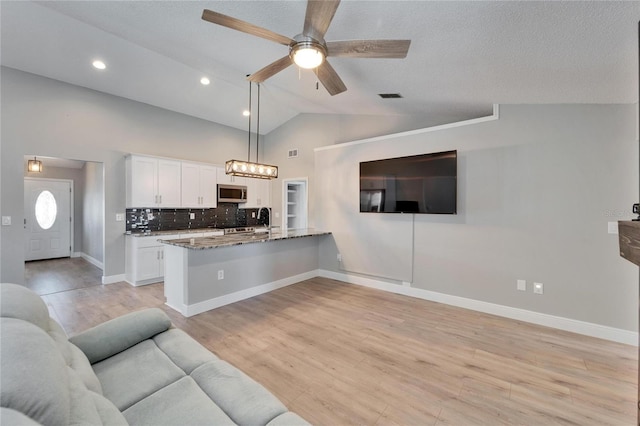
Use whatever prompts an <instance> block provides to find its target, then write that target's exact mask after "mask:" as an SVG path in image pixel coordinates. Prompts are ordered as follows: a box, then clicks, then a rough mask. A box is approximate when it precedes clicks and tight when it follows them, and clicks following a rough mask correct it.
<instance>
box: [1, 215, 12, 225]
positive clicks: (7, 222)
mask: <svg viewBox="0 0 640 426" xmlns="http://www.w3.org/2000/svg"><path fill="white" fill-rule="evenodd" d="M9 225H11V216H2V226H9Z"/></svg>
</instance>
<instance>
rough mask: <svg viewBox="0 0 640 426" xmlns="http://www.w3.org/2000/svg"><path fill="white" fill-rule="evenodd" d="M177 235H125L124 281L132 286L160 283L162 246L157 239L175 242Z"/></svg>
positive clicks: (162, 275) (162, 272)
mask: <svg viewBox="0 0 640 426" xmlns="http://www.w3.org/2000/svg"><path fill="white" fill-rule="evenodd" d="M178 238H180V235H179V234H171V235H154V236H149V237H136V236H133V235H127V238H126V240H127V241H126V247H125V279H126V280H127V282H128V283H129V284H131V285H133V286H140V285H146V284H152V283H157V282H160V281H162V280H163V279H164V245H163V244H162V243H160V242H158V240H159V239H163V240H175V239H178Z"/></svg>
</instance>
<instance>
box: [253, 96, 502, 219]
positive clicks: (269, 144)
mask: <svg viewBox="0 0 640 426" xmlns="http://www.w3.org/2000/svg"><path fill="white" fill-rule="evenodd" d="M482 112H486V113H487V114H491V108H487V110H486V111H478V113H482ZM469 118H475V117H469ZM452 120H453V118H452V117H451V116H448V115H446V114H444V115H441V116H437V117H423V116H415V115H389V116H385V115H355V114H353V115H349V114H299V115H297V116H296V117H294V118H292V119H291V120H289V121H288V122H286V123H285V124H283V125H282V126H280V127H278V128H277V129H275V130H273V131H271V132H270V133H269V134H267V135H265V137H264V145H265V149H264V150H263V158H261V160H263V161H264V162H265V163H267V164H275V165H277V166H278V179H275V180H273V181H271V205H272V207H273V211H274V213H278V214H279V215H281V214H282V193H283V186H282V185H283V184H282V181H283V180H284V179H293V178H302V177H306V178H308V183H309V192H308V194H309V206H308V207H309V208H308V211H309V226H310V227H313V225H314V221H315V211H316V209H315V191H314V186H315V185H316V180H315V177H314V164H315V156H314V152H313V150H314V148H317V147H321V146H326V145H333V144H338V143H342V142H346V141H350V140H355V139H364V138H370V137H375V136H381V135H388V134H392V133H398V132H404V131H408V130H414V129H422V128H425V127H429V126H435V125H440V124H444V123H449V122H451V121H452ZM292 149H297V150H298V157H295V158H288V152H289V150H292ZM274 224H276V225H280V224H281V219H274Z"/></svg>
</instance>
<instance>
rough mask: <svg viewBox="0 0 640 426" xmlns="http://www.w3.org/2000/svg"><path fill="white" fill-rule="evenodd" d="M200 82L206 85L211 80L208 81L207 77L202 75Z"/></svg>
mask: <svg viewBox="0 0 640 426" xmlns="http://www.w3.org/2000/svg"><path fill="white" fill-rule="evenodd" d="M200 83H202V85H203V86H208V85H209V83H211V82H210V81H209V79H208V78H207V77H202V78H201V79H200Z"/></svg>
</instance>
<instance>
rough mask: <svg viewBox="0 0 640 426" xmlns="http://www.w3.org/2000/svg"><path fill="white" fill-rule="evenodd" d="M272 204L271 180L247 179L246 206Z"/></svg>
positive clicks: (257, 206)
mask: <svg viewBox="0 0 640 426" xmlns="http://www.w3.org/2000/svg"><path fill="white" fill-rule="evenodd" d="M270 206H271V181H270V180H267V179H247V202H246V204H245V205H244V206H243V207H244V208H247V209H251V208H259V207H270Z"/></svg>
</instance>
